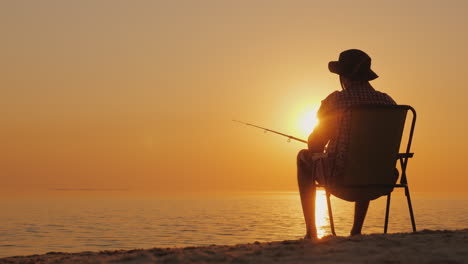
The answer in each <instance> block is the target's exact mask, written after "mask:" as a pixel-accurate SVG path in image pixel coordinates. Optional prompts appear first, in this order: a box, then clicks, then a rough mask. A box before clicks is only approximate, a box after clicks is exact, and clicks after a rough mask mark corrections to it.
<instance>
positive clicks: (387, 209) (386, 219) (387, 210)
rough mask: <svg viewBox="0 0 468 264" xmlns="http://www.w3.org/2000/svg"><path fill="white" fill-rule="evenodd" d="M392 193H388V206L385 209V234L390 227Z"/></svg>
mask: <svg viewBox="0 0 468 264" xmlns="http://www.w3.org/2000/svg"><path fill="white" fill-rule="evenodd" d="M391 196H392V193H389V194H388V195H387V208H386V209H385V225H384V234H387V229H388V217H389V215H390V199H391Z"/></svg>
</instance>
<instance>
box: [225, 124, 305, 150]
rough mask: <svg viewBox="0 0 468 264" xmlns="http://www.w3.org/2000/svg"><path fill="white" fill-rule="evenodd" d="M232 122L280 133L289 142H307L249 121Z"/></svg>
mask: <svg viewBox="0 0 468 264" xmlns="http://www.w3.org/2000/svg"><path fill="white" fill-rule="evenodd" d="M232 121H234V122H238V123H241V124H244V125H247V126H252V127H256V128H260V129H263V130H264V132H265V133H266V132H271V133H275V134H278V135H281V136H283V137H287V138H288V142H291V139H292V140H297V141H300V142H302V143H306V144H307V141H306V140H303V139H300V138H297V137H293V136H290V135H286V134H283V133H281V132H278V131H274V130H271V129H268V128H264V127H261V126H257V125H254V124H250V123H246V122H242V121H239V120H234V119H233V120H232Z"/></svg>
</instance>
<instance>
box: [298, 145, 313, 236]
mask: <svg viewBox="0 0 468 264" xmlns="http://www.w3.org/2000/svg"><path fill="white" fill-rule="evenodd" d="M307 155H308V151H307V150H305V149H303V150H301V151H300V152H299V154H298V155H297V182H298V185H299V193H300V195H301V204H302V212H303V213H304V220H305V224H306V231H307V233H306V235H305V237H304V238H305V239H317V227H316V225H315V187H314V175H312V173H313V172H312V169H311V168H310V166H308V164H307V163H306V162H304V160H303V159H306V158H307Z"/></svg>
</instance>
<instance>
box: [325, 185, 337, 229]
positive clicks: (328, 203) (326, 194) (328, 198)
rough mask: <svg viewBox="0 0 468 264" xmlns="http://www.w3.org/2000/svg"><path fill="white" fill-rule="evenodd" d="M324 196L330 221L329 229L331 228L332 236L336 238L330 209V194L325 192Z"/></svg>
mask: <svg viewBox="0 0 468 264" xmlns="http://www.w3.org/2000/svg"><path fill="white" fill-rule="evenodd" d="M325 196H326V197H327V207H328V218H329V219H330V228H331V231H332V234H333V235H334V236H336V233H335V224H334V223H333V213H332V207H331V201H330V193H329V192H327V190H325Z"/></svg>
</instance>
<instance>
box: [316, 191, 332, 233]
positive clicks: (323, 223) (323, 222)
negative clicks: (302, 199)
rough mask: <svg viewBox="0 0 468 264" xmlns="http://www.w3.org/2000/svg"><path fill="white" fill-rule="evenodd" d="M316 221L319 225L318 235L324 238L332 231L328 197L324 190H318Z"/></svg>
mask: <svg viewBox="0 0 468 264" xmlns="http://www.w3.org/2000/svg"><path fill="white" fill-rule="evenodd" d="M315 222H316V225H317V236H318V238H322V237H324V236H326V235H328V234H329V233H330V232H329V230H330V221H329V219H328V209H327V198H326V196H325V191H324V190H317V192H316V196H315Z"/></svg>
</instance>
